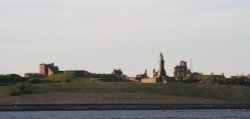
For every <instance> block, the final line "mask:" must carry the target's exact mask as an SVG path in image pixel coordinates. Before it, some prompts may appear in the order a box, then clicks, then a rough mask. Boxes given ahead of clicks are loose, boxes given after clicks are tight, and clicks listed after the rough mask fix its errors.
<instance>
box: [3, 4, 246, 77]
mask: <svg viewBox="0 0 250 119" xmlns="http://www.w3.org/2000/svg"><path fill="white" fill-rule="evenodd" d="M249 32H250V1H249V0H73V1H70V0H0V53H1V62H0V73H4V74H6V73H18V74H21V75H23V74H24V73H25V72H38V65H39V64H40V63H51V62H54V63H55V64H56V65H58V66H59V67H60V69H62V70H66V69H85V70H89V71H91V72H96V73H110V72H111V71H112V69H113V68H120V69H122V70H123V71H124V73H125V74H128V75H129V76H134V75H136V74H139V73H143V72H144V70H145V69H148V71H149V73H150V74H152V73H151V72H152V69H153V68H156V69H157V68H158V60H159V53H160V52H163V54H164V56H165V60H166V69H167V73H168V75H170V76H172V75H173V73H172V72H173V67H174V66H175V65H177V64H178V63H179V61H180V60H186V61H188V62H190V59H192V60H193V70H194V71H197V72H203V73H205V74H210V73H211V72H214V73H215V74H221V73H223V72H224V73H225V74H226V75H227V76H230V75H237V74H241V73H243V74H249V73H250V63H249V61H250V55H249V53H248V52H249V51H250V46H249V45H250V33H249Z"/></svg>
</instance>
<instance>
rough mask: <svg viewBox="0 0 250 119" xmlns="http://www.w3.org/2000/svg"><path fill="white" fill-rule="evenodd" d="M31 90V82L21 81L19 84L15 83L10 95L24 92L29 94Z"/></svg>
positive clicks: (23, 93)
mask: <svg viewBox="0 0 250 119" xmlns="http://www.w3.org/2000/svg"><path fill="white" fill-rule="evenodd" d="M31 92H32V85H31V84H29V83H21V84H17V85H15V87H14V88H13V91H12V93H11V95H12V96H17V95H25V94H31Z"/></svg>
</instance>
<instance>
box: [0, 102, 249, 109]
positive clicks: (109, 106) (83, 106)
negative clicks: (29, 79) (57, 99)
mask: <svg viewBox="0 0 250 119" xmlns="http://www.w3.org/2000/svg"><path fill="white" fill-rule="evenodd" d="M185 109H188V110H196V109H204V110H205V109H250V104H249V103H248V104H5V105H0V111H77V110H185Z"/></svg>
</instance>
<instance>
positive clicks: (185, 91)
mask: <svg viewBox="0 0 250 119" xmlns="http://www.w3.org/2000/svg"><path fill="white" fill-rule="evenodd" d="M11 88H12V87H10V86H2V87H0V96H1V99H0V103H12V102H26V103H29V102H46V103H50V102H51V103H52V102H61V103H64V102H71V103H77V102H81V103H84V102H90V103H96V102H106V103H108V102H142V103H229V102H233V103H250V95H249V94H250V86H239V85H208V84H183V83H168V84H140V83H128V82H126V83H125V82H119V83H114V82H112V83H111V82H108V83H107V82H106V83H81V82H72V83H52V84H34V85H33V92H32V94H31V95H23V96H10V95H9V93H10V92H11Z"/></svg>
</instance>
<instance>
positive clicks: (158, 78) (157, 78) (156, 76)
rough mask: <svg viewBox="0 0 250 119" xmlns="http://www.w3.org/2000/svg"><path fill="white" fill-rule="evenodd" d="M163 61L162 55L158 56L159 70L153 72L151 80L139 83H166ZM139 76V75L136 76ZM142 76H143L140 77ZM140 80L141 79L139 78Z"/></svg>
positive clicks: (147, 79) (143, 80)
mask: <svg viewBox="0 0 250 119" xmlns="http://www.w3.org/2000/svg"><path fill="white" fill-rule="evenodd" d="M164 64H165V61H164V57H163V54H162V53H161V54H160V61H159V69H158V71H157V72H156V71H155V70H153V78H148V77H147V78H143V79H141V80H140V82H141V83H167V78H168V76H167V73H166V70H165V65H164ZM138 76H140V75H138ZM141 76H143V75H141ZM139 78H141V77H139Z"/></svg>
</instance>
